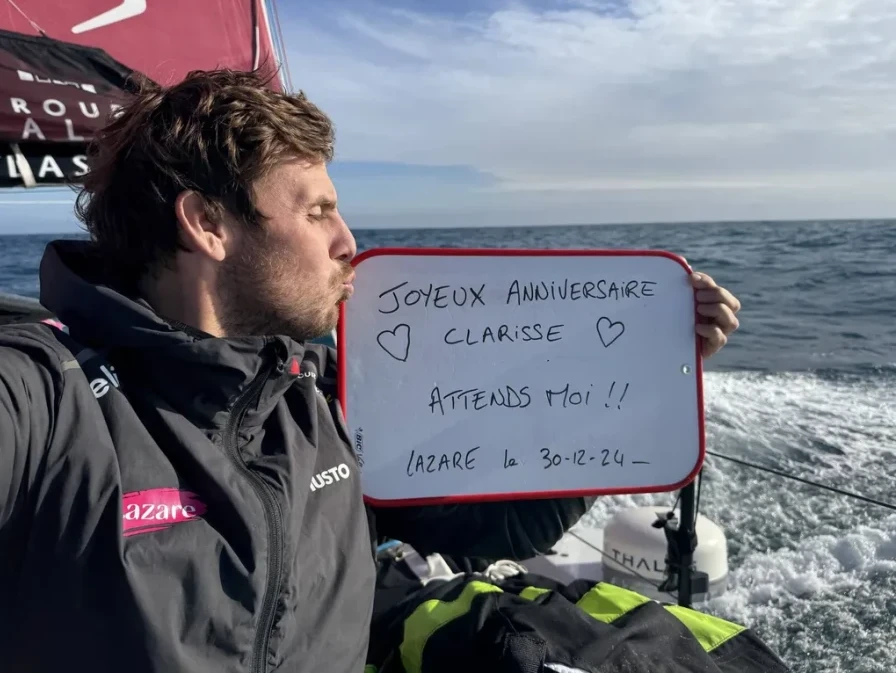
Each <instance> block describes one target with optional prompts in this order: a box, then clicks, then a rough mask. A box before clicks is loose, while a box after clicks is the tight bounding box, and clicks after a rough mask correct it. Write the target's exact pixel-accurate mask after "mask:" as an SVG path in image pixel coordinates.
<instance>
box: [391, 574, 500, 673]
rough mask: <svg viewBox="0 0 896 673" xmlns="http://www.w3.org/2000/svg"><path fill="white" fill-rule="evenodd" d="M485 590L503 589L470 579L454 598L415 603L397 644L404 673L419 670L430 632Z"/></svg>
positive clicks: (462, 611) (461, 613)
mask: <svg viewBox="0 0 896 673" xmlns="http://www.w3.org/2000/svg"><path fill="white" fill-rule="evenodd" d="M488 593H503V592H502V590H501V588H500V587H496V586H495V585H494V584H488V583H487V582H477V581H473V582H470V583H469V584H468V585H467V586H465V587H464V590H463V591H462V592H461V594H460V596H458V597H457V598H456V599H454V600H453V601H440V600H437V599H433V600H428V601H425V602H423V603H421V604H420V605H418V606H417V608H416V609H415V610H414V612H413V613H411V616H410V617H408V618H407V619H406V620H405V622H404V640H403V641H402V643H401V646H400V647H399V652H400V653H401V663H402V664H403V665H404V670H405V671H406V672H407V673H422V671H423V651H424V650H425V649H426V642H427V641H428V640H429V638H430V636H432V634H434V633H435V632H436V631H438V630H439V629H440V628H441V627H443V626H445V625H446V624H447V623H449V622H451V621H453V620H455V619H457V618H458V617H463V616H464V615H465V614H467V613H468V612H469V611H470V608H471V607H472V605H473V601H474V600H475V599H476V598H477V597H478V596H482V595H484V594H488Z"/></svg>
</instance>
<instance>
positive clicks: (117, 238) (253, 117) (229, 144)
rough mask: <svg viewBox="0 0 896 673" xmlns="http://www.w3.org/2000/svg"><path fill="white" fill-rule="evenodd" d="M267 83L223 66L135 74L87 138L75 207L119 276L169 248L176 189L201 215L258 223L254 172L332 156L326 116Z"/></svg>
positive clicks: (145, 269)
mask: <svg viewBox="0 0 896 673" xmlns="http://www.w3.org/2000/svg"><path fill="white" fill-rule="evenodd" d="M268 83H269V79H267V78H266V77H265V76H264V75H263V74H261V73H260V72H238V71H233V70H214V71H198V70H197V71H193V72H191V73H189V74H188V75H187V77H186V78H185V79H184V80H182V81H181V82H179V83H177V84H175V85H173V86H170V87H167V88H162V87H160V86H159V85H157V84H155V83H154V82H151V81H148V80H146V81H142V82H140V83H139V84H138V87H137V94H136V96H135V97H134V99H133V100H132V101H130V102H129V103H128V105H127V106H125V107H123V108H122V109H121V110H119V111H118V112H117V114H116V116H115V117H114V119H112V120H111V121H110V122H109V123H108V124H107V125H106V126H105V128H103V129H102V130H101V131H99V132H98V133H97V134H96V135H95V136H94V138H93V140H92V142H91V145H90V148H89V150H88V165H89V169H90V170H89V172H88V173H87V175H86V176H85V177H84V178H83V182H82V187H81V190H80V193H79V194H78V197H77V200H76V204H75V212H76V214H77V216H78V219H79V220H81V222H83V223H84V225H85V226H86V228H87V230H88V232H89V233H90V235H91V239H92V240H93V243H94V244H95V246H96V249H97V252H98V253H100V255H101V256H102V257H103V258H104V259H105V260H108V261H109V263H110V264H114V265H115V266H116V267H120V268H118V269H116V275H118V276H119V279H120V280H121V281H125V282H128V283H129V284H130V283H135V282H137V281H138V280H139V279H140V278H142V277H143V276H144V275H145V274H147V273H152V272H153V271H155V270H156V269H157V268H159V267H160V266H161V265H164V264H165V263H166V262H167V261H168V260H170V259H171V258H172V257H173V256H174V254H175V252H176V251H177V249H178V247H179V243H178V241H179V237H178V224H177V219H176V217H175V214H174V202H175V199H176V197H177V195H178V194H179V193H181V192H183V191H184V190H195V191H196V192H198V193H199V194H201V195H202V196H203V197H204V199H205V202H206V212H207V213H208V215H209V217H210V218H213V219H217V218H218V217H220V216H221V215H222V214H223V212H224V211H225V210H226V211H228V212H229V213H231V214H232V215H234V216H235V217H236V218H238V220H240V221H241V222H242V223H243V224H244V225H246V226H250V227H253V226H258V225H259V223H260V222H261V221H263V219H264V215H263V213H261V212H260V211H259V208H258V204H256V203H255V199H254V193H253V185H254V184H255V182H256V180H258V179H259V178H261V177H262V176H263V175H264V174H265V173H266V172H267V171H269V170H271V169H272V168H273V167H274V166H276V165H277V164H278V163H280V162H281V161H283V160H286V159H288V158H293V157H299V158H301V159H306V160H308V161H312V162H318V161H322V162H329V161H331V160H332V158H333V139H334V133H333V124H332V122H331V121H330V119H329V117H327V115H325V114H324V113H323V112H322V111H321V110H320V109H319V108H317V106H315V105H314V104H313V103H311V102H310V101H309V100H308V99H307V98H306V97H305V95H304V94H303V93H302V92H299V93H297V94H284V93H279V92H276V91H273V90H271V89H269V88H268V87H267V84H268ZM122 273H126V275H127V276H128V278H122V277H121V274H122Z"/></svg>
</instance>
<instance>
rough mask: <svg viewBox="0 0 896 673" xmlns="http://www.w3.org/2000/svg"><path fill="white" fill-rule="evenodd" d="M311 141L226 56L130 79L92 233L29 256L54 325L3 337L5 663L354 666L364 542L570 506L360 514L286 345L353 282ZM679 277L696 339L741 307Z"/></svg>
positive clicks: (367, 561) (367, 565) (310, 370)
mask: <svg viewBox="0 0 896 673" xmlns="http://www.w3.org/2000/svg"><path fill="white" fill-rule="evenodd" d="M332 155H333V128H332V125H331V123H330V120H329V119H328V118H327V117H326V116H325V115H324V114H323V113H322V112H321V111H320V110H319V109H318V108H317V107H315V106H314V105H313V104H311V103H310V102H309V101H308V100H306V98H305V97H304V96H302V95H296V96H287V95H282V94H277V93H273V92H271V91H268V90H266V89H265V88H264V86H263V82H262V81H261V80H259V79H258V78H257V77H256V76H254V75H251V74H245V73H234V72H208V73H196V74H193V75H191V76H190V77H188V78H187V79H186V80H185V81H184V82H182V83H180V84H178V85H176V86H174V87H171V88H169V89H167V90H161V89H158V88H156V87H147V88H146V90H145V91H144V92H143V93H141V94H140V95H138V96H137V97H136V98H135V100H134V102H133V104H132V105H130V106H129V107H128V108H126V109H124V110H123V111H122V112H121V114H120V115H118V116H117V117H116V118H115V119H114V120H112V121H111V122H110V123H109V125H108V126H107V127H106V128H105V129H104V130H103V131H102V132H101V133H100V134H99V135H98V137H97V138H96V144H95V148H94V150H93V153H92V157H91V161H90V163H91V172H90V174H89V175H87V176H86V178H85V182H84V188H83V190H82V192H81V194H80V195H79V198H78V203H77V211H78V214H79V217H80V218H81V219H82V221H83V222H84V223H85V224H86V226H87V229H88V231H89V232H90V235H91V239H92V240H91V242H90V243H86V242H84V243H82V242H74V241H56V242H54V243H52V244H50V245H49V246H48V248H47V250H46V254H45V256H44V259H43V260H42V262H41V270H40V272H41V301H42V303H43V304H44V305H45V306H46V307H47V308H48V309H50V310H51V311H53V312H54V314H55V315H56V316H57V317H58V318H59V320H60V321H61V322H62V323H63V324H64V325H66V327H67V330H68V334H66V333H64V332H63V331H60V330H58V329H54V328H52V327H50V326H47V325H29V326H17V327H8V328H5V329H3V330H2V331H0V549H2V556H0V598H2V600H0V652H2V653H3V659H4V670H10V671H28V672H29V673H40V672H44V671H48V672H49V671H53V672H54V673H55V672H58V671H60V670H64V669H67V668H69V667H70V666H72V665H74V666H82V667H84V668H85V669H86V670H90V671H91V673H101V672H103V673H104V672H106V671H110V672H111V671H116V672H117V671H120V670H124V669H126V670H128V672H129V673H142V672H153V673H156V672H162V671H164V672H165V673H169V672H170V673H174V672H175V671H176V672H177V673H211V672H214V673H225V672H229V671H233V672H236V671H241V672H245V671H249V672H251V673H260V672H262V671H273V670H280V671H290V672H294V671H329V672H332V673H342V672H349V671H359V670H361V669H362V668H363V664H364V657H365V652H366V649H367V639H368V628H369V624H370V616H371V610H372V602H373V589H374V559H373V547H372V543H373V541H374V540H375V539H376V538H377V536H390V537H393V538H397V539H401V540H405V541H407V542H408V543H410V544H413V545H414V547H415V548H416V549H418V550H420V551H421V552H424V553H428V552H430V551H439V552H443V553H456V554H463V555H468V556H483V557H492V558H526V557H531V556H533V555H535V554H536V553H537V552H539V551H546V550H547V549H548V548H549V547H550V546H551V545H552V544H553V543H554V542H555V541H556V540H557V539H558V538H560V537H561V536H562V535H563V533H564V531H565V530H566V529H567V528H569V527H570V526H571V525H572V524H573V523H574V522H575V521H576V520H577V519H578V518H579V517H581V516H582V514H583V513H584V512H585V511H586V510H587V508H588V506H589V505H590V503H591V500H590V499H583V498H575V499H569V500H552V501H540V502H518V503H492V504H487V505H485V504H483V505H468V506H455V507H427V508H415V509H405V510H383V511H372V510H371V511H365V507H364V505H363V502H362V498H361V489H360V485H359V480H358V469H357V463H356V461H355V458H354V454H353V453H352V450H351V448H350V445H349V441H348V437H347V434H346V428H345V425H344V423H343V422H342V420H341V416H340V415H339V413H338V410H337V405H336V402H334V401H332V400H333V399H335V395H328V393H337V392H338V391H336V390H335V380H336V377H335V372H336V362H335V357H334V353H333V352H332V350H329V349H327V348H324V347H322V346H317V345H313V344H310V343H306V342H307V340H309V339H311V338H313V337H317V336H319V335H322V334H324V333H326V332H328V331H329V330H331V329H332V328H333V327H334V325H335V324H336V321H337V315H338V308H339V305H340V304H341V303H342V302H344V301H346V300H347V299H348V298H349V297H350V295H351V292H352V278H353V273H352V268H351V266H350V261H351V259H352V257H353V256H354V254H355V242H354V239H353V238H352V235H351V233H350V232H349V230H348V227H347V226H346V224H345V222H344V221H343V219H342V217H341V216H340V214H339V211H338V209H337V202H336V192H335V189H334V187H333V184H332V183H331V181H330V179H329V177H328V175H327V169H326V166H327V162H328V161H329V160H330V159H331V157H332ZM695 285H696V287H698V288H700V289H699V291H698V292H697V298H698V300H700V301H701V302H702V303H701V308H700V313H701V315H703V316H705V317H706V320H707V323H706V324H702V325H700V326H699V327H698V328H697V329H698V331H699V333H700V334H701V335H703V337H705V354H707V355H709V354H712V353H713V352H715V351H716V350H718V348H720V347H721V346H722V345H723V344H724V342H725V339H726V335H727V334H729V333H730V332H731V331H733V330H734V329H735V328H736V327H737V320H736V318H735V316H734V314H735V313H736V312H737V310H738V308H739V304H738V303H737V301H736V300H735V299H734V298H733V297H731V296H730V294H729V293H727V292H726V291H724V290H722V289H721V288H718V287H716V285H715V284H714V283H713V282H712V280H711V279H709V278H708V277H703V278H702V279H701V280H699V281H695ZM328 398H329V401H328ZM323 473H327V474H328V475H329V477H330V481H331V482H332V483H328V484H326V486H325V487H323V488H314V489H312V486H311V484H312V482H315V483H317V484H318V485H319V484H320V483H321V479H322V477H320V475H322V474H323Z"/></svg>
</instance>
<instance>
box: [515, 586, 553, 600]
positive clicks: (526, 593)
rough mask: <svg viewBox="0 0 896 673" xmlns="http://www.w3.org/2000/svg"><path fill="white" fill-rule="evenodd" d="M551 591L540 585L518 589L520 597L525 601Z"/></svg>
mask: <svg viewBox="0 0 896 673" xmlns="http://www.w3.org/2000/svg"><path fill="white" fill-rule="evenodd" d="M549 593H551V590H550V589H542V588H541V587H526V588H525V589H523V590H522V591H520V598H525V599H526V600H527V601H534V600H535V599H536V598H538V597H539V596H543V595H544V594H549Z"/></svg>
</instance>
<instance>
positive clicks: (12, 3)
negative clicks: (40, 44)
mask: <svg viewBox="0 0 896 673" xmlns="http://www.w3.org/2000/svg"><path fill="white" fill-rule="evenodd" d="M6 2H8V3H9V5H10V7H12V8H13V9H14V10H16V11H17V12H18V13H19V14H21V15H22V18H23V19H25V21H27V22H28V23H30V24H31V27H32V28H34V30H36V31H37V32H38V33H40V34H41V35H43V36H44V37H49V35H47V34H46V33H45V32H44V29H43V28H41V27H40V26H38V25H37V24H36V23H35V22H34V21H32V20H31V19H30V18H29V17H28V15H27V14H25V12H23V11H22V8H21V7H19V6H18V5H17V4H16V3H14V2H13V1H12V0H6Z"/></svg>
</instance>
